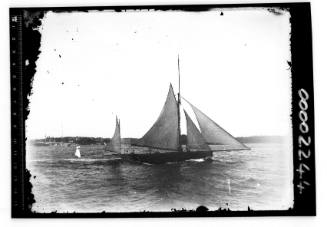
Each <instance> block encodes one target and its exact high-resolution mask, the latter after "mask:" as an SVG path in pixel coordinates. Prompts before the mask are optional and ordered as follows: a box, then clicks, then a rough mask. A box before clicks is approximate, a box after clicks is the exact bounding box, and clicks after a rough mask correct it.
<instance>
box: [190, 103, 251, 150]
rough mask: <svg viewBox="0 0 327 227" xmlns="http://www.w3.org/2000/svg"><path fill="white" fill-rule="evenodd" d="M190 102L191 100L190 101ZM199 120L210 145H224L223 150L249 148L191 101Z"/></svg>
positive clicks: (204, 136) (202, 132) (202, 131)
mask: <svg viewBox="0 0 327 227" xmlns="http://www.w3.org/2000/svg"><path fill="white" fill-rule="evenodd" d="M188 103H189V102H188ZM189 104H190V105H191V107H192V109H193V111H194V113H195V116H196V119H197V120H198V123H199V126H200V129H201V134H202V135H203V138H204V139H205V141H206V142H207V144H209V145H224V146H223V150H244V149H249V148H248V147H247V146H245V145H244V144H242V143H241V142H239V141H238V140H237V139H236V138H234V137H233V136H232V135H231V134H229V133H228V132H227V131H225V130H224V129H223V128H222V127H220V126H219V125H218V124H217V123H216V122H214V121H213V120H211V119H210V118H209V117H208V116H207V115H205V114H204V113H203V112H202V111H201V110H199V109H198V108H196V107H195V106H193V105H192V104H191V103H189Z"/></svg>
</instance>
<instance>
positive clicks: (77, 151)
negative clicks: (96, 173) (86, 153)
mask: <svg viewBox="0 0 327 227" xmlns="http://www.w3.org/2000/svg"><path fill="white" fill-rule="evenodd" d="M79 149H80V146H77V147H76V151H75V156H76V157H77V158H80V157H81V152H80V150H79Z"/></svg>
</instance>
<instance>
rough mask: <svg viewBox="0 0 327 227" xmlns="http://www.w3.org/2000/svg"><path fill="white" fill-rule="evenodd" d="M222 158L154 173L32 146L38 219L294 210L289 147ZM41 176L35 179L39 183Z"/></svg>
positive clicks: (98, 151) (151, 168) (85, 153)
mask: <svg viewBox="0 0 327 227" xmlns="http://www.w3.org/2000/svg"><path fill="white" fill-rule="evenodd" d="M246 145H247V146H249V147H251V150H244V151H222V152H215V153H214V157H213V158H212V161H204V160H190V161H186V162H182V163H167V164H161V165H150V164H145V163H143V164H142V163H131V162H123V161H119V160H111V158H110V157H108V156H104V150H103V146H100V145H98V146H81V148H80V153H81V158H77V157H75V156H74V153H75V147H63V146H62V147H61V146H29V147H28V148H27V161H26V162H27V168H28V169H29V170H30V172H31V174H32V179H31V181H32V184H33V189H32V191H33V194H34V196H35V200H36V203H34V204H33V207H32V209H33V211H36V212H52V211H57V212H102V211H106V212H133V211H144V210H146V211H171V209H172V208H175V209H182V208H185V209H196V208H197V207H198V206H199V205H204V206H206V207H208V208H209V209H210V210H216V209H218V208H229V209H231V210H247V209H248V207H250V208H251V209H253V210H285V209H288V208H290V207H292V205H293V185H292V178H293V174H292V172H293V167H292V151H291V148H290V146H289V145H285V144H282V143H257V144H246ZM34 176H35V177H34Z"/></svg>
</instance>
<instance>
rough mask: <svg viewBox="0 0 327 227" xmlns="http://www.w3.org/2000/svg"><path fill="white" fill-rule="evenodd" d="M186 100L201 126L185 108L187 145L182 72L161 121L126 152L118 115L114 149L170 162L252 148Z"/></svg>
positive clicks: (151, 160)
mask: <svg viewBox="0 0 327 227" xmlns="http://www.w3.org/2000/svg"><path fill="white" fill-rule="evenodd" d="M178 72H179V58H178ZM183 99H184V100H185V101H186V102H187V103H188V104H189V105H190V106H191V108H192V110H193V112H194V114H195V116H196V120H197V121H198V125H199V126H200V128H199V129H198V128H197V126H196V125H195V124H194V122H193V121H192V119H191V118H190V116H189V115H188V114H187V112H186V111H185V110H184V114H185V118H186V129H187V135H186V144H185V145H184V144H182V143H181V127H180V118H181V116H180V107H181V95H180V75H179V92H178V94H177V99H176V97H175V93H174V89H173V86H172V85H171V84H170V86H169V91H168V95H167V98H166V102H165V104H164V106H163V108H162V110H161V113H160V115H159V117H158V119H157V121H156V122H155V123H154V124H153V126H152V127H151V128H150V129H149V130H148V132H147V133H145V135H144V136H143V137H142V138H140V139H138V140H136V141H134V142H133V143H132V144H131V146H129V147H128V148H127V149H124V151H123V149H121V138H120V122H119V120H118V118H117V119H116V130H115V133H114V136H113V138H112V140H111V143H110V144H111V145H110V146H111V147H112V148H110V149H111V151H113V152H116V153H119V154H120V156H121V158H122V159H127V160H132V161H138V162H146V163H166V162H178V161H185V160H189V159H202V158H204V159H206V158H210V157H212V154H213V152H215V151H222V150H249V148H248V147H247V146H245V145H244V144H243V143H241V142H240V141H238V140H237V139H236V138H234V137H233V136H232V135H231V134H229V133H228V132H227V131H226V130H224V129H223V128H222V127H220V126H219V125H218V124H217V123H216V122H214V121H213V120H212V119H210V118H209V117H208V116H207V115H205V114H204V113H203V112H202V111H201V110H199V109H198V108H196V107H195V106H194V105H193V104H191V103H190V102H188V101H187V100H186V99H185V98H183ZM110 146H109V147H110ZM110 149H109V150H110Z"/></svg>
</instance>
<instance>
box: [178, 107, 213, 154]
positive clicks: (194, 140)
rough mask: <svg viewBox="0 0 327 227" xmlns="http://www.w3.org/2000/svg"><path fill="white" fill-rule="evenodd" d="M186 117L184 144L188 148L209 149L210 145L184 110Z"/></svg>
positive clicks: (196, 149)
mask: <svg viewBox="0 0 327 227" xmlns="http://www.w3.org/2000/svg"><path fill="white" fill-rule="evenodd" d="M184 113H185V117H186V127H187V137H186V138H187V143H186V146H187V148H188V149H190V150H191V151H192V150H195V151H199V150H200V151H210V147H209V146H208V144H207V143H206V141H205V139H204V138H203V136H202V135H201V132H200V131H199V129H198V128H197V127H196V125H195V124H194V123H193V121H192V119H191V118H190V117H189V115H188V114H187V113H186V111H185V110H184Z"/></svg>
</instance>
